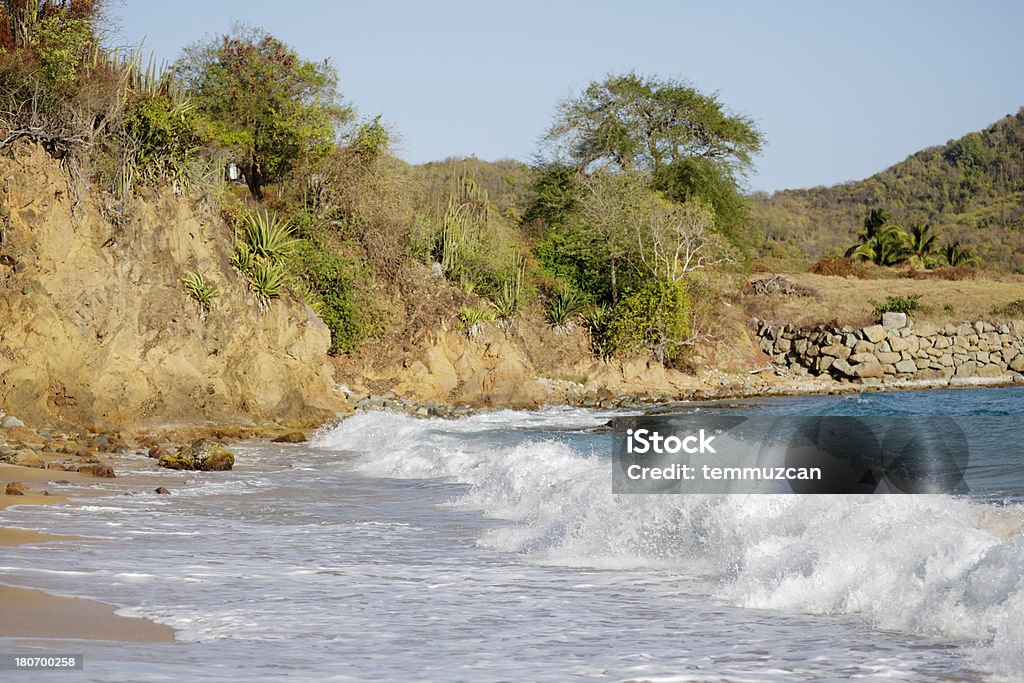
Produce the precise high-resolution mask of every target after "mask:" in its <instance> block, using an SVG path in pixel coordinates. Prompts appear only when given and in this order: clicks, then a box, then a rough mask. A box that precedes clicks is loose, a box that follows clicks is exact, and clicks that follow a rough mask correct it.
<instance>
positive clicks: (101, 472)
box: [70, 463, 116, 479]
mask: <svg viewBox="0 0 1024 683" xmlns="http://www.w3.org/2000/svg"><path fill="white" fill-rule="evenodd" d="M70 467H71V470H70V471H72V472H78V473H79V474H87V475H89V476H90V477H103V478H104V479H113V478H114V477H115V476H116V475H115V474H114V468H113V467H111V466H110V465H103V464H99V463H86V464H84V465H70Z"/></svg>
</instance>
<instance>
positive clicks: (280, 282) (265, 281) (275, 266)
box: [249, 259, 288, 305]
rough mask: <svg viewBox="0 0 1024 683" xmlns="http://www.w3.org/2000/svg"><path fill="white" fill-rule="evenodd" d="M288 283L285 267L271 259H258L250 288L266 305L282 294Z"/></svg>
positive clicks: (251, 276) (250, 279)
mask: <svg viewBox="0 0 1024 683" xmlns="http://www.w3.org/2000/svg"><path fill="white" fill-rule="evenodd" d="M287 281H288V273H287V272H286V271H285V268H284V265H283V264H281V263H280V262H277V261H271V260H269V259H258V260H257V261H256V266H255V267H254V268H253V269H252V273H250V275H249V286H250V287H252V291H254V292H255V293H256V296H257V298H258V299H259V300H260V302H261V303H262V304H264V305H266V303H267V302H268V301H269V300H270V299H273V298H275V297H276V296H278V295H279V294H280V293H281V289H282V288H283V287H284V286H285V284H286V283H287Z"/></svg>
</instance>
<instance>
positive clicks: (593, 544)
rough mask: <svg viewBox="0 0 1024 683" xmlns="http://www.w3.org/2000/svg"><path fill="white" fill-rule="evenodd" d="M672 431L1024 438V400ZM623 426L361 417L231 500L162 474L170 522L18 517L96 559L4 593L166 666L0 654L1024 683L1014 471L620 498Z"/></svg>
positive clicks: (237, 486) (100, 675) (146, 501)
mask: <svg viewBox="0 0 1024 683" xmlns="http://www.w3.org/2000/svg"><path fill="white" fill-rule="evenodd" d="M679 408H680V409H681V410H685V411H694V410H699V411H708V412H729V411H744V412H748V413H768V414H780V415H781V414H817V415H879V414H886V415H906V416H907V419H908V420H912V419H913V416H914V415H996V416H1006V417H1007V424H1014V425H1016V424H1019V420H1020V419H1021V417H1022V416H1024V390H1022V389H1020V388H1005V389H984V390H959V391H935V392H913V393H899V394H865V395H862V396H845V397H801V398H794V399H778V400H765V401H742V402H737V403H735V404H732V405H731V406H730V407H716V406H696V405H685V406H680V407H679ZM622 414H624V413H621V412H620V413H611V412H607V411H589V410H580V409H570V408H553V409H548V410H541V411H534V412H512V411H500V412H493V413H486V414H479V415H475V416H472V417H467V418H463V419H459V420H443V419H415V418H411V417H408V416H404V415H398V414H391V413H376V412H375V413H362V414H358V415H356V416H354V417H351V418H349V419H347V420H345V421H343V422H341V423H339V424H336V425H330V426H327V427H325V428H323V429H322V430H321V431H320V432H319V433H318V434H317V436H316V438H315V439H314V440H313V441H312V442H311V443H309V444H298V445H276V444H263V443H261V444H245V445H241V446H239V447H238V448H237V449H236V456H237V461H236V462H237V465H236V469H235V471H234V472H231V473H209V474H200V475H197V474H191V473H171V474H170V475H169V474H168V473H166V472H161V473H159V476H160V477H161V478H166V477H167V476H171V477H176V480H177V482H178V483H177V484H173V483H172V484H170V485H169V488H171V489H172V490H173V492H174V495H171V496H156V495H153V494H151V493H148V490H149V489H148V488H147V487H138V486H129V485H127V484H123V483H120V482H118V481H117V480H113V481H109V482H102V483H97V484H96V485H95V486H94V487H92V489H91V490H90V492H89V493H90V497H89V498H88V499H87V500H86V501H85V502H86V504H85V505H75V506H64V507H56V508H53V507H51V508H49V509H45V510H43V509H39V508H31V507H22V508H12V509H8V510H7V511H5V512H4V513H3V514H2V515H0V523H2V524H5V525H8V526H24V527H27V528H37V529H41V530H44V531H51V532H59V533H67V534H77V535H81V536H85V537H87V538H86V540H81V541H73V542H67V543H54V544H45V545H36V546H21V547H17V548H11V549H4V552H3V554H2V555H0V575H2V577H3V578H2V581H3V582H4V583H8V584H12V585H26V586H35V587H42V588H44V589H47V590H50V591H53V592H56V593H61V594H66V595H78V596H83V597H91V598H97V599H101V600H105V601H108V602H112V603H115V604H117V605H119V606H120V607H121V608H122V609H121V613H123V614H129V615H137V616H146V617H149V618H151V619H154V620H156V621H158V622H161V623H166V624H169V625H171V626H173V627H174V628H176V629H178V639H179V640H178V642H175V643H164V644H123V643H103V642H99V643H97V642H74V641H72V642H65V643H60V644H59V646H56V645H54V644H52V643H38V642H32V641H23V640H17V641H15V640H11V639H0V652H15V651H18V652H25V651H37V652H55V651H58V650H60V651H63V652H68V653H73V652H78V653H82V652H84V653H85V671H84V672H80V673H76V674H67V673H59V674H53V675H51V676H49V677H48V676H45V675H33V677H32V680H51V679H52V680H71V678H69V676H73V678H74V680H82V681H109V680H132V681H181V680H189V681H199V680H225V681H257V680H258V681H263V680H277V679H292V680H302V681H313V680H337V681H364V680H437V681H508V680H531V681H565V680H612V681H624V680H630V681H641V680H645V681H801V680H803V681H821V680H848V679H859V680H868V681H872V680H879V681H881V680H885V681H979V680H991V681H999V680H1024V578H1022V576H1024V571H1022V568H1024V502H1022V501H1024V477H1022V474H1021V471H1022V470H1024V454H1022V453H1021V449H1020V448H1019V447H1018V446H1017V445H1016V444H1007V445H1006V447H1005V448H1003V449H1000V450H999V452H998V453H995V454H994V455H993V456H992V459H991V461H990V462H988V461H984V462H979V461H977V460H975V461H973V462H972V464H973V465H975V466H977V467H978V468H979V471H980V472H981V476H980V478H979V479H978V480H977V481H978V484H976V485H974V486H973V487H972V488H974V491H973V492H972V494H971V495H969V496H960V497H951V496H945V495H918V496H873V497H872V496H863V497H861V496H756V495H750V496H744V495H731V496H730V495H718V496H713V495H690V496H671V495H663V496H639V495H620V496H616V495H612V494H611V492H610V489H611V473H610V467H611V465H610V461H609V449H610V439H611V437H610V436H609V435H608V434H606V433H605V432H603V431H602V430H600V429H598V428H599V427H600V426H601V425H603V424H605V423H606V422H607V421H608V420H609V419H610V418H611V417H614V416H617V415H622ZM146 465H149V462H147V460H146V459H144V458H140V459H139V467H140V469H142V468H143V467H144V466H146ZM147 476H154V475H147ZM150 488H151V487H150ZM12 676H13V674H12ZM12 680H13V679H12ZM26 680H27V679H26Z"/></svg>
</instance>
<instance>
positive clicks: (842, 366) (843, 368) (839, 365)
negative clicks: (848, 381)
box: [831, 358, 853, 377]
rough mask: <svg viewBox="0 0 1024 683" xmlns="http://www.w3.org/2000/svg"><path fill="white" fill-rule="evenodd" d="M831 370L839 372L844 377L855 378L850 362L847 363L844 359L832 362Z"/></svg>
mask: <svg viewBox="0 0 1024 683" xmlns="http://www.w3.org/2000/svg"><path fill="white" fill-rule="evenodd" d="M831 369H832V370H835V371H837V372H839V373H841V374H843V375H846V376H847V377H853V368H852V367H851V366H850V364H849V363H848V362H846V361H845V360H843V359H842V358H836V359H835V360H834V361H833V362H832V368H831Z"/></svg>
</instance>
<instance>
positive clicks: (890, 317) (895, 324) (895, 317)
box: [882, 311, 907, 330]
mask: <svg viewBox="0 0 1024 683" xmlns="http://www.w3.org/2000/svg"><path fill="white" fill-rule="evenodd" d="M906 326H907V314H906V313H895V312H892V311H889V312H886V313H883V314H882V327H883V328H885V329H887V330H898V329H900V328H903V327H906Z"/></svg>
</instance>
